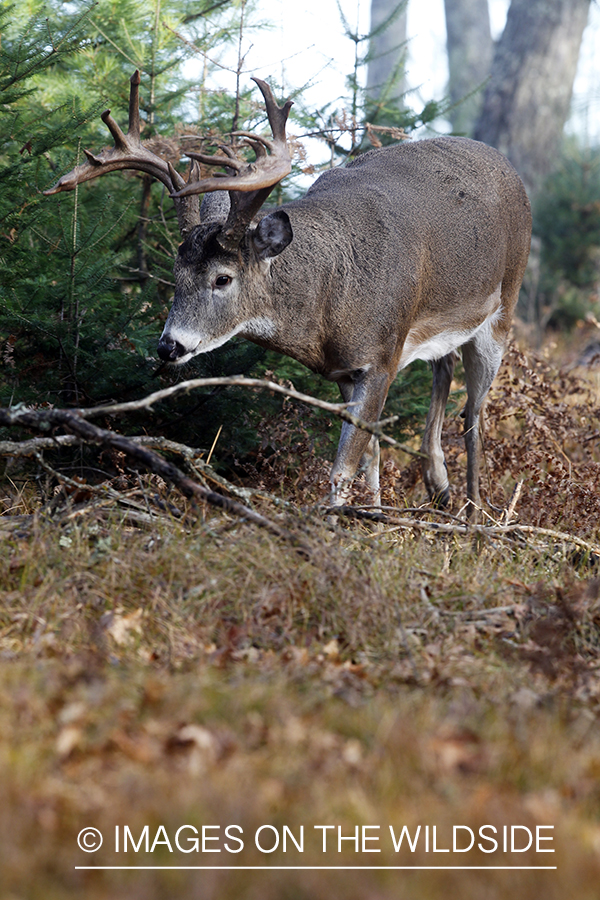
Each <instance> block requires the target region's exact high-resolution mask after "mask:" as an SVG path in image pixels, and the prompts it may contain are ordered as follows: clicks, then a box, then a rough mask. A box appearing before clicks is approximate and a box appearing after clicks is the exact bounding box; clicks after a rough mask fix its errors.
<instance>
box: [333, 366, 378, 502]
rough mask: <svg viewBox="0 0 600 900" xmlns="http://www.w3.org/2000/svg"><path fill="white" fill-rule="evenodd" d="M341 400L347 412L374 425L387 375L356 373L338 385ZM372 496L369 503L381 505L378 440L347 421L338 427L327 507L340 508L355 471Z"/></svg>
mask: <svg viewBox="0 0 600 900" xmlns="http://www.w3.org/2000/svg"><path fill="white" fill-rule="evenodd" d="M339 386H340V390H341V392H342V397H343V398H344V401H345V402H346V403H352V404H353V405H352V406H350V407H349V411H350V412H351V413H353V415H355V416H357V417H358V418H360V419H363V420H364V421H366V422H376V421H377V420H378V419H379V416H380V415H381V410H382V409H383V404H384V403H385V398H386V396H387V392H388V387H389V377H388V375H387V374H372V373H371V372H360V373H357V374H356V375H355V377H354V378H353V379H352V380H350V379H348V380H344V381H340V382H339ZM359 466H360V468H361V471H363V472H364V473H365V479H366V482H367V485H368V487H369V489H370V490H371V492H372V494H373V503H374V505H376V506H378V505H379V504H380V502H381V492H380V488H379V441H378V440H377V438H376V437H375V435H374V434H373V435H370V434H369V433H368V432H367V431H363V430H362V429H360V428H356V427H355V426H354V425H351V424H350V423H349V422H344V423H343V425H342V433H341V436H340V442H339V444H338V449H337V454H336V457H335V462H334V464H333V468H332V470H331V505H332V506H342V505H343V504H344V502H345V499H346V497H347V496H348V489H349V487H350V484H351V482H352V480H353V478H354V476H355V475H356V472H357V469H358V468H359Z"/></svg>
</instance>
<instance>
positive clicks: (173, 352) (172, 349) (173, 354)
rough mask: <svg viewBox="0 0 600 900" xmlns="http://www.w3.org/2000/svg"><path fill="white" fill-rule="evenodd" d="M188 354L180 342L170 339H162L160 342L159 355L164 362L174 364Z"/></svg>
mask: <svg viewBox="0 0 600 900" xmlns="http://www.w3.org/2000/svg"><path fill="white" fill-rule="evenodd" d="M186 352H187V351H186V349H185V347H184V346H183V344H180V343H179V341H173V340H171V338H169V337H161V339H160V340H159V342H158V355H159V356H160V358H161V359H162V361H163V362H172V361H173V360H176V359H179V357H180V356H185V354H186Z"/></svg>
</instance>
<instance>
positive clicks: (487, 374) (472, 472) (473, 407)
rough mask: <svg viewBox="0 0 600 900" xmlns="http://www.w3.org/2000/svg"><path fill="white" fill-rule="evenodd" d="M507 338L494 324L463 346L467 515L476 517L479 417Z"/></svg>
mask: <svg viewBox="0 0 600 900" xmlns="http://www.w3.org/2000/svg"><path fill="white" fill-rule="evenodd" d="M503 352H504V341H501V340H497V339H496V338H495V337H494V335H493V333H492V327H491V324H489V322H488V323H486V325H485V326H484V327H483V328H481V330H480V331H478V332H477V334H476V335H475V337H474V338H473V339H472V340H471V341H469V343H468V344H464V346H463V348H462V357H463V364H464V367H465V381H466V384H467V403H466V406H465V412H464V416H465V445H466V448H467V498H468V499H469V500H470V501H471V502H470V504H469V509H468V512H467V515H468V516H469V518H475V519H476V518H477V517H478V510H479V509H481V497H480V494H479V456H480V437H479V416H480V412H481V408H482V406H483V403H484V401H485V398H486V397H487V395H488V391H489V389H490V387H491V386H492V382H493V380H494V378H495V377H496V373H497V372H498V369H499V368H500V363H501V362H502V354H503Z"/></svg>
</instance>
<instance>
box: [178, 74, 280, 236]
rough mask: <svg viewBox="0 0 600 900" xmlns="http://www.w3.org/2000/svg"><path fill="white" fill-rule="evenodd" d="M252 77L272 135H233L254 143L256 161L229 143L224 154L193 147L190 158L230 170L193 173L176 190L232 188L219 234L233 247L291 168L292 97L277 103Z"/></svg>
mask: <svg viewBox="0 0 600 900" xmlns="http://www.w3.org/2000/svg"><path fill="white" fill-rule="evenodd" d="M252 80H253V81H254V82H256V84H257V85H258V87H259V88H260V91H261V93H262V95H263V97H264V100H265V106H266V109H267V117H268V119H269V125H270V126H271V132H272V134H273V139H272V140H270V139H268V138H265V137H261V136H260V135H257V134H249V133H248V132H247V131H234V132H233V136H234V137H242V138H244V143H245V144H248V145H249V146H250V147H252V149H253V150H254V153H255V156H256V159H255V160H254V162H248V161H247V160H244V159H239V158H238V157H237V156H236V155H235V153H234V152H233V150H232V149H231V148H230V147H226V146H224V145H220V146H219V149H220V150H221V151H222V152H223V154H224V155H223V156H219V155H216V154H215V155H214V156H207V155H205V154H203V153H193V152H191V151H190V152H189V153H187V156H189V157H190V158H191V159H193V160H196V161H197V162H201V163H204V164H205V165H213V166H223V167H225V168H226V169H228V170H229V171H228V173H227V174H225V175H210V176H208V177H207V178H201V179H199V180H198V181H192V179H191V177H190V179H189V181H188V183H187V184H186V185H185V187H182V188H181V189H180V190H178V191H177V192H176V193H174V194H173V197H174V198H175V199H178V198H180V197H187V196H190V195H191V194H204V193H208V192H211V191H229V197H230V210H229V215H228V217H227V221H226V222H225V224H224V226H223V228H222V229H221V231H220V233H219V235H218V237H217V240H218V242H219V244H221V246H222V247H223V248H224V249H226V250H234V249H236V248H237V247H238V246H239V243H240V241H241V239H242V237H243V235H244V232H245V231H246V228H247V227H248V225H249V223H250V222H251V220H252V219H253V217H254V216H255V215H256V213H257V212H258V210H259V209H260V208H261V206H262V205H263V203H264V202H265V200H266V199H267V197H268V196H269V194H270V193H271V191H272V190H273V188H274V187H275V185H277V184H279V182H280V181H281V180H282V179H283V178H285V176H286V175H289V173H290V172H291V171H292V160H291V157H290V154H289V150H288V146H287V140H286V135H285V126H286V122H287V118H288V115H289V112H290V108H291V106H292V101H291V100H287V101H286V102H285V103H284V105H283V106H278V105H277V103H276V101H275V98H274V96H273V92H272V91H271V88H270V87H269V85H268V84H267V83H266V81H261V79H260V78H253V79H252ZM267 151H268V152H267ZM232 173H233V174H232Z"/></svg>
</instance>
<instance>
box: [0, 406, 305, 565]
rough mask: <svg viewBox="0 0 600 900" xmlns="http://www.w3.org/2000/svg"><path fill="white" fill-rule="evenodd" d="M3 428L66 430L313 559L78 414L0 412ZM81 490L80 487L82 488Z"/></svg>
mask: <svg viewBox="0 0 600 900" xmlns="http://www.w3.org/2000/svg"><path fill="white" fill-rule="evenodd" d="M0 425H4V426H14V425H21V426H24V427H26V428H33V429H35V430H39V431H51V430H52V429H53V428H59V427H60V428H63V429H64V430H66V431H68V432H70V433H71V434H74V435H77V437H79V438H80V439H82V440H84V441H86V442H88V443H90V444H97V445H100V446H104V447H114V448H115V449H117V450H120V451H121V452H122V453H125V454H126V455H127V456H129V457H130V458H132V459H135V460H136V461H137V462H138V463H140V464H141V465H143V466H144V467H145V468H147V469H149V470H150V471H152V472H155V473H156V474H157V475H160V476H161V477H162V478H164V480H165V481H168V482H169V483H171V484H173V485H175V487H177V488H178V490H180V491H181V493H182V494H183V495H184V496H186V497H188V498H190V499H194V500H201V501H203V502H205V503H208V504H209V505H211V506H216V507H218V508H220V509H222V510H223V511H224V512H229V513H231V514H232V515H235V516H237V517H239V518H241V519H245V520H246V521H248V522H251V523H252V524H254V525H258V526H259V527H260V528H264V529H266V530H267V531H269V532H271V534H275V535H276V536H277V537H279V538H283V539H284V540H286V541H289V542H290V543H292V544H294V545H295V547H296V549H297V550H298V552H299V553H301V554H302V555H303V556H305V557H309V556H310V555H311V549H310V548H309V547H308V545H306V544H305V543H304V542H302V541H300V540H299V539H298V537H297V535H295V534H293V532H290V531H288V530H287V529H286V528H283V527H282V526H281V525H278V524H277V523H276V522H273V521H272V520H271V519H268V518H267V517H266V516H263V515H261V514H260V513H257V512H256V511H255V510H252V509H250V507H248V506H245V505H244V504H242V503H239V502H238V501H237V500H231V499H230V498H228V497H224V496H223V495H222V494H217V493H216V492H215V491H211V490H210V489H208V488H206V487H204V486H203V485H200V484H198V483H197V482H196V481H193V480H192V479H191V478H189V477H188V476H187V475H185V474H184V473H183V472H182V471H181V469H179V468H178V467H177V466H175V465H174V464H173V463H170V462H168V461H167V460H165V459H163V457H162V456H160V455H159V454H158V453H155V452H154V451H153V450H150V449H148V448H146V447H142V446H141V445H140V444H139V443H136V442H134V441H132V440H130V439H129V438H126V437H123V435H120V434H118V433H116V432H114V431H108V430H106V429H104V428H99V427H98V426H96V425H93V424H92V423H91V422H88V421H86V419H85V418H83V417H82V416H81V415H80V413H79V411H78V410H74V411H70V410H65V409H41V410H28V409H25V410H24V409H20V408H16V409H0ZM79 487H81V485H79Z"/></svg>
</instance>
